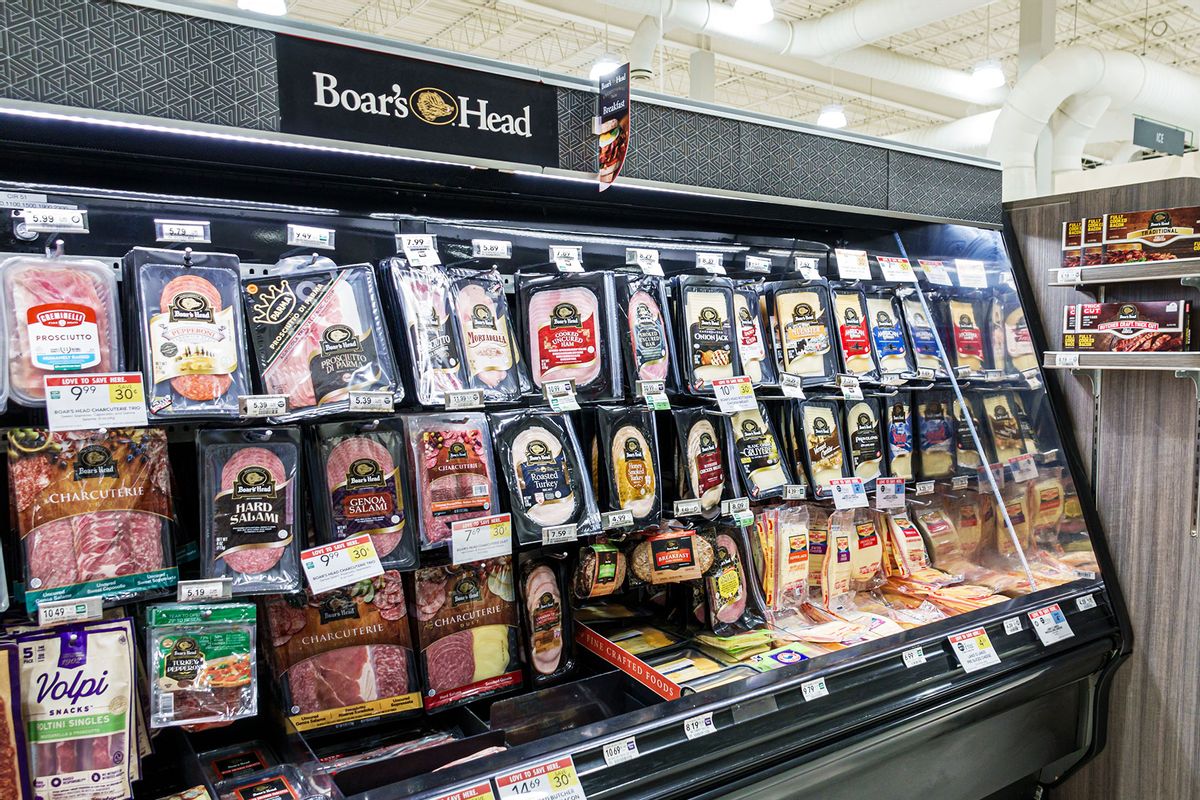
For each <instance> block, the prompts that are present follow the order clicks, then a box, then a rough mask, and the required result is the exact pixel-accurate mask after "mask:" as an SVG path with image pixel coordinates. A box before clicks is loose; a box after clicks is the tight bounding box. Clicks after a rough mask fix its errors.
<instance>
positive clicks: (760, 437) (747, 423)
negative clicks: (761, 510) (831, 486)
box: [728, 403, 792, 500]
mask: <svg viewBox="0 0 1200 800" xmlns="http://www.w3.org/2000/svg"><path fill="white" fill-rule="evenodd" d="M728 424H729V435H730V437H731V438H732V439H733V462H734V463H735V464H736V465H737V469H738V474H739V475H740V476H741V481H742V486H743V488H744V489H745V492H746V496H747V497H749V498H750V499H751V500H766V499H768V498H771V497H780V496H782V495H783V487H784V486H786V485H787V484H789V483H791V482H792V476H791V474H790V472H789V470H788V468H787V464H785V463H784V462H783V459H782V458H781V457H780V455H779V442H778V439H777V437H776V435H775V428H774V426H773V425H771V421H770V418H769V417H768V416H767V414H766V408H765V407H764V406H763V404H762V403H759V404H758V406H757V407H756V408H752V409H750V410H748V411H739V412H737V413H736V414H734V415H733V416H731V417H729V423H728Z"/></svg>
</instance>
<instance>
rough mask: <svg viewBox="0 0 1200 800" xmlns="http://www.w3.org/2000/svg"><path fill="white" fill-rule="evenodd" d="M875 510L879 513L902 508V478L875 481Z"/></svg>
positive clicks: (877, 479)
mask: <svg viewBox="0 0 1200 800" xmlns="http://www.w3.org/2000/svg"><path fill="white" fill-rule="evenodd" d="M875 508H877V509H879V510H880V511H890V510H891V509H896V508H898V509H903V508H904V478H876V479H875Z"/></svg>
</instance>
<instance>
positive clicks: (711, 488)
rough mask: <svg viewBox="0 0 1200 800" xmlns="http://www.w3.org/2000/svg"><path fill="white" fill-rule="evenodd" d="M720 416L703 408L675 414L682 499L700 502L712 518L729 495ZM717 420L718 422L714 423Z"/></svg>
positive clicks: (679, 484)
mask: <svg viewBox="0 0 1200 800" xmlns="http://www.w3.org/2000/svg"><path fill="white" fill-rule="evenodd" d="M719 419H720V418H719V417H717V416H716V415H710V414H708V413H706V412H704V411H702V410H700V409H687V410H684V409H681V410H679V411H677V412H676V413H675V426H676V430H677V432H678V434H679V436H678V439H679V442H678V446H679V453H680V456H681V459H682V462H683V463H682V464H681V467H682V470H681V472H682V474H681V475H678V476H676V482H677V484H678V486H679V490H680V491H679V495H680V499H682V500H692V499H694V500H699V501H700V514H701V516H705V517H709V518H712V517H713V516H715V515H716V513H717V510H718V509H719V508H720V505H721V497H722V496H723V495H724V493H725V484H726V481H727V480H728V476H727V474H726V466H725V465H726V463H727V462H726V459H725V445H724V435H723V433H722V432H720V431H722V427H721V425H720V423H719ZM714 420H717V423H716V424H714Z"/></svg>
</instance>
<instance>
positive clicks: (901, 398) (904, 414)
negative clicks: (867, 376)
mask: <svg viewBox="0 0 1200 800" xmlns="http://www.w3.org/2000/svg"><path fill="white" fill-rule="evenodd" d="M883 416H884V424H885V425H886V426H887V428H886V430H887V464H888V466H887V470H888V474H889V475H890V476H892V477H893V478H903V479H904V480H906V481H909V480H912V479H913V475H914V472H913V452H914V450H915V449H916V444H915V443H916V439H915V437H914V436H913V407H912V394H911V393H909V392H896V393H895V394H893V395H889V396H888V397H887V398H886V399H885V400H884V411H883Z"/></svg>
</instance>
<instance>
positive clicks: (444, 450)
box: [404, 413, 496, 550]
mask: <svg viewBox="0 0 1200 800" xmlns="http://www.w3.org/2000/svg"><path fill="white" fill-rule="evenodd" d="M404 434H405V439H407V441H408V452H409V455H410V457H411V459H412V465H413V471H414V472H415V475H416V480H415V481H414V491H415V494H416V501H417V512H418V514H419V519H420V529H421V549H423V550H426V549H431V548H435V547H446V546H447V545H448V544H449V542H450V534H451V525H452V524H453V523H455V522H457V521H459V520H468V519H477V518H478V517H486V516H488V515H489V514H494V513H495V510H496V472H495V467H494V466H493V461H492V432H491V429H490V428H489V426H488V421H487V417H486V416H484V415H483V414H475V413H466V414H411V415H408V416H406V417H404Z"/></svg>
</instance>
